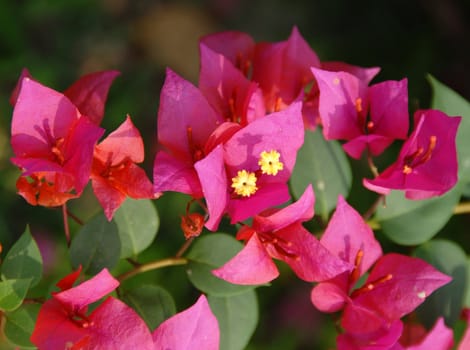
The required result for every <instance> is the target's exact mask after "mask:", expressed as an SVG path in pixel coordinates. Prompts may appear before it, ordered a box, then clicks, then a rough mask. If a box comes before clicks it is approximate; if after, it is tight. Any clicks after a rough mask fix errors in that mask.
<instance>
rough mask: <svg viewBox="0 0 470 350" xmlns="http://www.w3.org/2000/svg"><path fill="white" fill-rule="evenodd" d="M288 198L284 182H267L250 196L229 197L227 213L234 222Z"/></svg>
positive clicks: (283, 201) (287, 189)
mask: <svg viewBox="0 0 470 350" xmlns="http://www.w3.org/2000/svg"><path fill="white" fill-rule="evenodd" d="M289 199H290V194H289V188H288V186H287V184H284V183H267V184H264V185H262V186H260V188H259V189H258V190H257V191H256V193H255V194H254V195H252V196H250V197H240V198H230V199H229V202H228V203H227V213H228V215H229V216H230V218H231V220H230V223H232V224H235V223H237V222H240V221H244V220H246V219H248V218H251V217H253V216H254V215H256V214H258V213H259V212H261V211H262V210H264V209H266V208H269V207H272V206H276V205H280V204H283V203H285V202H287V201H288V200H289Z"/></svg>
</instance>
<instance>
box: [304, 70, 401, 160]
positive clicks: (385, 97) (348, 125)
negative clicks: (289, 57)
mask: <svg viewBox="0 0 470 350" xmlns="http://www.w3.org/2000/svg"><path fill="white" fill-rule="evenodd" d="M312 71H313V74H314V75H315V78H316V80H317V82H318V88H319V91H320V98H319V112H320V118H321V121H322V125H323V134H324V136H325V138H326V139H327V140H332V139H342V140H347V141H349V142H348V143H346V144H345V145H343V147H344V150H345V151H346V152H347V153H348V154H349V155H350V156H351V157H353V158H357V159H358V158H360V156H361V154H362V152H363V151H364V150H365V149H367V150H368V151H369V152H370V153H371V154H372V155H374V156H376V155H379V154H380V153H382V152H383V150H384V149H385V148H386V147H388V146H389V145H390V144H391V143H392V142H393V141H394V140H395V139H405V138H406V137H407V134H408V93H407V81H406V79H404V80H402V81H385V82H382V83H379V84H375V85H372V86H370V87H368V86H367V83H366V82H367V80H365V81H363V80H361V79H359V78H358V77H356V76H354V75H352V74H349V73H347V72H331V71H325V70H321V69H315V68H312ZM367 78H368V77H367V75H366V79H367Z"/></svg>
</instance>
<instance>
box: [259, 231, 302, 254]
mask: <svg viewBox="0 0 470 350" xmlns="http://www.w3.org/2000/svg"><path fill="white" fill-rule="evenodd" d="M257 234H258V238H259V240H260V241H261V243H263V244H264V245H270V246H271V247H272V248H273V249H274V250H275V251H276V253H277V254H279V255H281V256H284V257H286V258H290V259H294V260H300V256H299V255H298V254H296V253H295V252H294V251H293V249H292V248H293V244H292V242H290V241H287V240H285V239H282V238H280V237H278V236H275V235H274V234H272V233H271V232H257Z"/></svg>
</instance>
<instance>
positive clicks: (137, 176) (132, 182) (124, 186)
mask: <svg viewBox="0 0 470 350" xmlns="http://www.w3.org/2000/svg"><path fill="white" fill-rule="evenodd" d="M143 160H144V144H143V141H142V137H141V136H140V133H139V131H138V130H137V129H136V127H135V126H134V124H133V123H132V121H131V119H130V117H129V116H127V118H126V120H125V121H124V122H123V123H122V124H121V125H120V126H119V127H118V128H117V129H116V130H115V131H113V132H112V133H111V134H109V135H108V137H106V139H104V140H103V141H102V142H101V143H99V144H98V145H97V146H96V147H95V152H94V158H93V166H92V170H91V180H92V187H93V191H94V193H95V195H96V197H97V198H98V201H99V202H100V204H101V206H102V207H103V209H104V213H105V215H106V217H107V218H108V220H111V219H112V217H113V214H114V212H115V211H116V210H117V209H118V208H119V206H120V205H121V204H122V202H124V200H125V199H126V197H127V196H129V197H131V198H134V199H143V198H156V197H158V195H159V194H158V193H157V194H154V192H153V184H152V183H151V182H150V181H149V179H148V177H147V175H146V174H145V171H144V170H143V169H142V168H140V167H139V166H137V165H136V163H141V162H143Z"/></svg>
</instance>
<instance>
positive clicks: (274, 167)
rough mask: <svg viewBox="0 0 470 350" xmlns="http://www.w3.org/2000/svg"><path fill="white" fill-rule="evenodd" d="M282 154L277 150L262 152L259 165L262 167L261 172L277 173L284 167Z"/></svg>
mask: <svg viewBox="0 0 470 350" xmlns="http://www.w3.org/2000/svg"><path fill="white" fill-rule="evenodd" d="M280 156H281V154H280V153H279V152H277V151H275V150H271V151H269V152H266V151H263V152H261V155H260V159H259V161H258V165H259V166H260V167H261V172H262V173H263V174H267V175H277V173H278V172H279V171H280V170H282V169H284V164H282V162H280V161H279V157H280Z"/></svg>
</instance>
